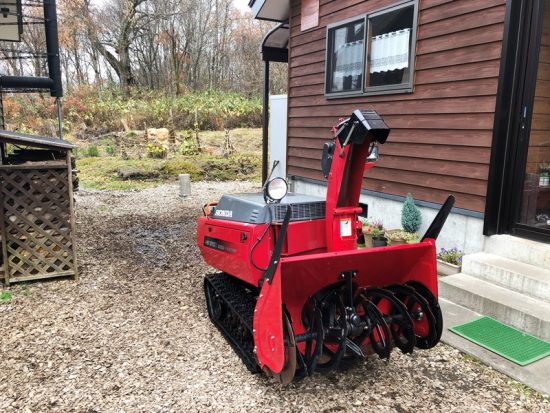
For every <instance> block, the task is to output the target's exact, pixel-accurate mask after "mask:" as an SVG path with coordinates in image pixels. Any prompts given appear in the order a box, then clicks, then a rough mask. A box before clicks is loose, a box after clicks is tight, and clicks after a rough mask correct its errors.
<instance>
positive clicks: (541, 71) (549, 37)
mask: <svg viewBox="0 0 550 413" xmlns="http://www.w3.org/2000/svg"><path fill="white" fill-rule="evenodd" d="M541 163H550V10H545V11H544V23H543V32H542V38H541V45H540V52H539V64H538V69H537V85H536V87H535V104H534V106H533V119H532V121H531V135H530V138H529V152H528V156H527V172H528V173H533V174H538V173H539V164H541Z"/></svg>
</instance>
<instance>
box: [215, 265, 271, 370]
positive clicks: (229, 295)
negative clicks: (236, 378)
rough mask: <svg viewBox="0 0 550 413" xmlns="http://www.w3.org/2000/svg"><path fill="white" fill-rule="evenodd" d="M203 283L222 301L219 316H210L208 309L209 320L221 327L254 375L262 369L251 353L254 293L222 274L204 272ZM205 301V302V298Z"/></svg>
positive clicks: (252, 346) (252, 350) (252, 347)
mask: <svg viewBox="0 0 550 413" xmlns="http://www.w3.org/2000/svg"><path fill="white" fill-rule="evenodd" d="M204 284H205V289H206V287H207V284H208V285H210V286H211V287H212V288H213V289H214V290H215V291H216V293H217V294H218V295H219V296H220V297H221V300H222V301H223V303H224V306H223V307H224V311H223V313H222V316H221V317H220V319H215V318H213V317H212V316H211V313H212V312H211V311H210V309H209V312H208V314H209V317H210V320H212V322H213V323H214V325H215V326H216V327H217V328H218V330H220V332H221V333H222V334H223V336H224V337H225V339H226V340H227V341H228V343H229V344H230V345H231V347H232V348H233V350H234V351H235V352H236V353H237V355H238V356H239V357H240V358H241V359H242V361H243V362H244V364H245V365H246V367H247V368H248V370H250V372H252V373H254V374H255V373H260V371H261V370H260V367H259V366H258V363H257V361H256V356H255V355H254V339H253V336H252V325H253V320H254V308H255V307H256V297H257V295H256V294H255V293H254V292H252V291H251V290H249V289H247V288H245V287H244V286H243V284H242V283H240V282H238V281H236V280H235V279H234V278H232V277H230V276H228V275H227V274H224V273H216V274H208V275H206V277H205V279H204ZM206 302H207V303H208V298H207V300H206ZM207 305H208V304H207Z"/></svg>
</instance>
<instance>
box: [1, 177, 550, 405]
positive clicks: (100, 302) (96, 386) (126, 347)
mask: <svg viewBox="0 0 550 413" xmlns="http://www.w3.org/2000/svg"><path fill="white" fill-rule="evenodd" d="M251 188H252V187H251V184H247V183H227V184H207V183H201V184H197V185H195V186H194V192H195V195H194V196H193V197H192V198H190V199H188V200H186V201H181V200H180V199H178V198H177V196H176V195H177V193H176V191H177V188H176V187H175V186H170V185H166V186H161V187H158V188H154V189H149V190H145V191H131V192H87V191H83V192H82V193H80V194H79V195H78V232H79V236H80V240H79V245H78V249H79V260H80V269H81V280H80V281H79V282H72V281H57V282H45V283H36V284H29V285H26V286H16V287H14V288H13V295H14V298H13V300H12V301H11V302H10V303H7V304H0V322H1V325H2V333H1V334H0V412H6V413H8V412H25V413H28V412H50V411H51V412H83V413H84V412H86V413H92V412H190V411H193V412H194V411H216V412H233V411H235V412H241V411H242V412H248V411H255V412H263V411H266V412H268V411H269V412H276V411H281V412H294V411H296V412H301V411H303V412H353V411H357V412H364V411H378V412H386V411H388V412H394V411H395V412H423V411H426V412H428V411H430V412H432V411H445V412H465V411H472V412H473V411H476V412H477V411H489V412H519V411H532V412H542V411H550V402H549V401H548V400H544V399H542V398H540V397H538V396H537V395H535V394H531V393H530V392H528V391H525V390H522V388H521V387H520V386H518V385H517V384H514V382H513V381H512V380H510V379H508V378H507V377H506V376H503V375H501V374H499V373H496V372H494V371H493V370H491V369H489V368H487V367H484V366H481V365H479V364H477V363H475V362H472V361H469V360H467V359H465V358H464V357H463V356H462V355H461V354H460V353H459V352H458V351H456V350H454V349H451V348H449V347H447V346H445V345H439V346H437V347H436V348H435V349H433V350H430V351H418V352H415V353H414V354H413V355H412V356H402V355H400V354H398V352H394V353H393V355H392V358H391V360H390V361H389V362H384V361H378V360H369V361H368V362H365V363H363V364H362V365H359V366H357V367H355V368H353V369H351V370H348V371H345V372H337V373H332V374H328V375H325V376H321V375H315V376H314V377H311V378H308V379H306V380H303V381H302V382H299V383H296V384H294V385H292V386H290V387H288V388H283V389H281V388H280V387H278V386H277V385H276V384H274V383H273V382H271V381H270V380H269V379H266V378H264V377H262V376H252V375H250V374H249V373H248V371H247V370H246V369H245V368H244V366H243V365H242V364H241V362H240V361H239V359H238V358H237V356H235V355H234V354H233V352H232V351H231V349H230V347H229V345H228V344H227V343H226V342H225V341H224V340H223V338H222V337H221V335H220V334H219V333H218V331H217V330H216V329H215V328H214V327H213V326H212V325H211V324H210V322H209V321H208V319H207V315H206V309H205V306H204V302H203V296H202V295H203V293H202V284H201V283H202V274H204V273H205V272H206V271H208V268H207V267H206V266H205V265H204V264H203V263H202V260H201V257H200V254H199V252H198V249H197V248H196V246H195V222H196V218H197V216H198V213H199V212H198V211H199V206H200V205H201V204H202V203H204V202H206V201H208V200H213V199H217V197H218V196H219V194H220V193H223V192H235V191H237V190H250V189H251Z"/></svg>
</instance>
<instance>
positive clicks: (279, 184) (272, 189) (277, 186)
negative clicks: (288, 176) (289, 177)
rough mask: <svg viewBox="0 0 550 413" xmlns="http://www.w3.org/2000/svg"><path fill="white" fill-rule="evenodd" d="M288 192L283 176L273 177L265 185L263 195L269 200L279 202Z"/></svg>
mask: <svg viewBox="0 0 550 413" xmlns="http://www.w3.org/2000/svg"><path fill="white" fill-rule="evenodd" d="M287 193H288V184H287V183H286V181H285V180H284V179H283V178H274V179H272V180H271V181H269V182H268V183H267V185H266V186H265V191H264V195H265V197H266V199H268V200H270V201H271V202H279V201H280V200H281V199H283V198H284V197H285V196H286V194H287Z"/></svg>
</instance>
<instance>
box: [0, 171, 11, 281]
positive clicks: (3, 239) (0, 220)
mask: <svg viewBox="0 0 550 413" xmlns="http://www.w3.org/2000/svg"><path fill="white" fill-rule="evenodd" d="M2 185H3V182H2V171H0V195H2V196H1V197H0V248H1V250H2V251H0V252H1V253H2V268H3V269H4V284H5V285H6V287H9V286H10V270H9V265H8V245H7V235H6V223H5V221H4V196H3V192H2V189H3V188H2Z"/></svg>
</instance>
